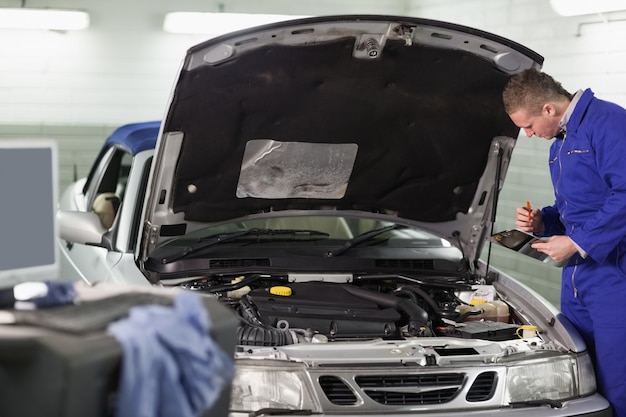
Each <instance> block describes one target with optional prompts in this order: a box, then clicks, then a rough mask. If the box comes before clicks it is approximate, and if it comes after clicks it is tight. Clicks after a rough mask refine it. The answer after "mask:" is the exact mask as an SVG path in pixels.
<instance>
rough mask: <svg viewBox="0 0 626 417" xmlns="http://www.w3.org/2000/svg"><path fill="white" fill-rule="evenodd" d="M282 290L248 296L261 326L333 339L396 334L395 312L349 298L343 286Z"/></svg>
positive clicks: (303, 285)
mask: <svg viewBox="0 0 626 417" xmlns="http://www.w3.org/2000/svg"><path fill="white" fill-rule="evenodd" d="M285 287H288V288H289V290H284V291H278V290H280V288H276V287H271V288H269V289H265V288H264V289H256V290H253V291H250V292H249V293H248V299H249V300H250V301H251V302H252V304H253V305H254V307H256V309H257V314H258V317H259V319H260V320H261V321H262V322H263V323H264V324H266V325H269V326H272V327H276V328H279V329H287V328H289V329H312V330H314V331H317V332H319V333H321V334H324V335H326V336H329V337H332V338H372V337H385V336H393V335H395V334H396V332H397V326H396V322H397V321H398V320H400V318H401V315H400V313H399V312H398V311H397V310H396V309H394V308H382V307H380V306H378V305H377V304H376V303H374V302H372V301H369V300H364V299H362V298H360V297H358V296H355V295H352V294H350V293H349V292H348V291H346V290H345V289H344V287H343V285H339V284H333V283H320V282H315V283H310V282H303V283H292V284H288V285H286V286H285ZM272 288H275V290H272ZM272 292H274V293H272ZM281 294H284V295H281Z"/></svg>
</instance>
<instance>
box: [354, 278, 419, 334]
mask: <svg viewBox="0 0 626 417" xmlns="http://www.w3.org/2000/svg"><path fill="white" fill-rule="evenodd" d="M343 288H344V289H345V290H346V291H347V292H349V293H350V294H352V295H354V296H356V297H359V298H363V299H365V300H369V301H372V302H374V303H376V304H377V305H379V306H382V307H393V308H395V309H397V310H399V311H402V312H404V313H405V314H407V315H408V316H409V327H410V329H409V330H410V331H411V332H414V331H417V330H418V329H419V328H420V327H428V322H429V320H428V313H426V311H424V309H422V308H421V307H420V306H418V305H417V304H413V303H412V302H410V301H408V300H406V299H404V298H400V297H395V296H393V295H387V294H380V293H375V292H372V291H368V290H364V289H361V288H358V287H354V286H351V285H344V286H343Z"/></svg>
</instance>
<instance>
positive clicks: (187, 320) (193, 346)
mask: <svg viewBox="0 0 626 417" xmlns="http://www.w3.org/2000/svg"><path fill="white" fill-rule="evenodd" d="M210 329H211V323H210V319H209V316H208V314H207V311H206V309H205V308H204V306H203V304H202V301H201V299H200V296H198V295H197V294H193V293H190V292H181V293H179V294H177V295H176V297H175V302H174V306H173V308H170V307H164V306H152V305H151V306H141V307H134V308H132V309H131V311H130V314H129V316H128V318H126V319H123V320H120V321H117V322H115V323H112V324H111V325H109V328H108V331H109V333H111V334H112V335H113V336H114V337H115V338H116V339H117V340H118V341H119V342H120V344H121V346H122V350H123V358H122V369H121V376H120V387H119V393H118V403H117V408H116V411H115V416H116V417H157V416H158V417H168V416H172V417H174V416H176V417H195V416H199V415H201V414H202V413H203V412H204V411H206V410H207V409H210V408H211V407H212V406H213V405H214V404H215V402H216V401H217V399H218V398H219V396H220V393H221V391H222V390H223V389H229V387H230V382H231V381H232V378H233V375H234V364H233V359H232V357H230V356H228V355H226V354H225V353H224V351H223V350H221V348H220V347H219V346H218V345H217V344H216V343H215V341H214V340H213V339H212V338H211V337H210V334H209V331H210Z"/></svg>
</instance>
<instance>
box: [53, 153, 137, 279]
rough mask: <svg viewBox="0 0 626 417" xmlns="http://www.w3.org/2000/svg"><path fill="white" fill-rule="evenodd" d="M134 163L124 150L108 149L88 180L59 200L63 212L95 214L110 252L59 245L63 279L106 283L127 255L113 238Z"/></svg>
mask: <svg viewBox="0 0 626 417" xmlns="http://www.w3.org/2000/svg"><path fill="white" fill-rule="evenodd" d="M133 160H134V156H133V155H131V154H130V153H129V152H127V151H126V150H125V149H123V148H121V147H117V146H111V147H110V148H108V149H106V150H104V151H102V152H101V153H100V155H99V157H98V159H97V160H96V162H95V163H94V166H93V168H92V170H91V172H90V174H89V176H88V177H87V179H86V180H83V181H79V182H77V183H75V184H73V185H72V186H70V188H69V189H68V190H67V191H66V194H64V196H63V197H62V199H61V204H60V208H62V209H69V210H76V211H83V212H94V213H96V214H97V215H98V216H99V217H100V220H101V223H102V226H103V228H104V229H106V230H107V233H106V235H107V239H109V241H110V244H109V246H110V248H105V247H98V246H92V245H83V244H78V243H74V242H65V241H63V242H61V253H62V256H61V258H62V273H63V275H64V276H63V278H64V279H67V280H78V279H80V280H83V281H86V282H88V283H93V282H96V281H105V280H107V279H109V278H110V276H111V271H112V269H113V268H114V267H115V265H116V264H117V263H118V262H119V261H120V259H121V258H122V256H123V254H124V253H126V252H127V251H128V247H127V246H126V244H127V242H117V241H116V236H117V235H118V233H117V229H118V228H119V227H120V221H121V215H120V213H121V208H122V205H123V200H124V199H125V197H126V187H127V184H128V178H129V175H130V173H131V169H132V166H133ZM131 198H132V196H131ZM119 244H121V246H120V245H119Z"/></svg>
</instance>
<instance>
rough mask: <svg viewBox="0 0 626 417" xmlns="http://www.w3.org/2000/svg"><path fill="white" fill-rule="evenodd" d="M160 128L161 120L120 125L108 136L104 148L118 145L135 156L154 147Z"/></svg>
mask: <svg viewBox="0 0 626 417" xmlns="http://www.w3.org/2000/svg"><path fill="white" fill-rule="evenodd" d="M160 128H161V122H160V121H150V122H140V123H129V124H126V125H123V126H120V127H118V128H117V129H115V131H114V132H113V133H111V136H109V137H108V138H107V140H106V141H105V142H104V145H103V147H102V149H103V150H104V149H108V148H109V147H111V146H117V147H120V148H123V149H125V150H126V151H127V152H129V153H130V154H132V155H133V156H134V155H136V154H138V153H139V152H141V151H145V150H148V149H154V148H155V146H156V141H157V137H158V136H159V129H160Z"/></svg>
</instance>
